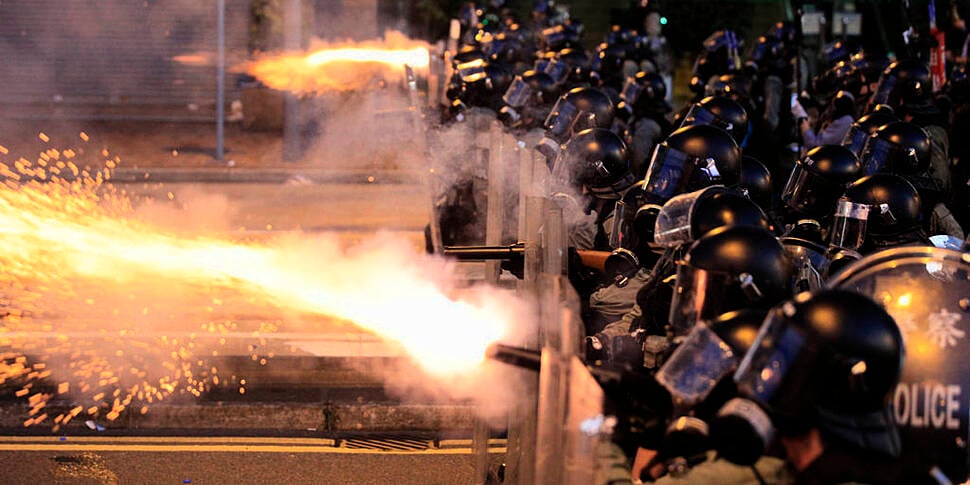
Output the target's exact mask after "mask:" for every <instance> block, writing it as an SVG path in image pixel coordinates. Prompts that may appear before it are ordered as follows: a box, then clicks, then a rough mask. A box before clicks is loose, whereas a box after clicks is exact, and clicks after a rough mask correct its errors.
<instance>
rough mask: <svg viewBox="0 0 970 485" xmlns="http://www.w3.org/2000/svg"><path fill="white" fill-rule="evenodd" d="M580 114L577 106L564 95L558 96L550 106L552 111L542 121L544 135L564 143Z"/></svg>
mask: <svg viewBox="0 0 970 485" xmlns="http://www.w3.org/2000/svg"><path fill="white" fill-rule="evenodd" d="M581 115H582V113H581V112H580V111H579V108H577V107H576V105H574V104H573V103H571V102H569V101H568V100H567V99H566V97H565V96H563V97H561V98H559V100H558V101H556V104H555V106H553V107H552V111H550V112H549V116H548V117H546V121H545V123H543V126H545V127H546V137H548V138H551V139H554V140H556V141H558V142H559V143H564V142H565V141H566V139H568V138H569V135H570V134H571V133H572V132H573V128H574V126H575V125H576V123H577V122H578V121H579V119H580V117H581Z"/></svg>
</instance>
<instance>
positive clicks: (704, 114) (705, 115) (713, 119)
mask: <svg viewBox="0 0 970 485" xmlns="http://www.w3.org/2000/svg"><path fill="white" fill-rule="evenodd" d="M691 125H713V126H717V127H720V128H724V129H725V130H726V131H728V132H729V133H730V132H731V131H732V130H734V125H733V124H731V123H729V122H727V121H726V120H723V119H721V117H720V116H718V115H716V114H714V113H713V112H712V111H711V110H709V109H707V108H705V107H703V106H701V105H700V104H695V105H693V106H691V107H690V110H688V111H687V114H686V115H685V116H684V122H683V123H682V124H681V125H680V126H681V127H684V126H691Z"/></svg>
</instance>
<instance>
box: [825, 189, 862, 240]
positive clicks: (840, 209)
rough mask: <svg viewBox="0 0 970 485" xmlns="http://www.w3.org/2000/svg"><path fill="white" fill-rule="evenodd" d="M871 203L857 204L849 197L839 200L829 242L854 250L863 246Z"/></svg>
mask: <svg viewBox="0 0 970 485" xmlns="http://www.w3.org/2000/svg"><path fill="white" fill-rule="evenodd" d="M869 209H870V207H869V205H867V204H856V203H854V202H850V201H849V200H848V199H845V198H842V199H840V200H839V203H838V205H837V206H836V209H835V217H834V218H832V228H831V229H830V230H829V244H830V245H832V246H835V247H838V248H842V249H851V250H853V251H855V250H858V249H859V248H860V247H862V242H863V241H864V240H865V236H866V224H867V222H868V220H869Z"/></svg>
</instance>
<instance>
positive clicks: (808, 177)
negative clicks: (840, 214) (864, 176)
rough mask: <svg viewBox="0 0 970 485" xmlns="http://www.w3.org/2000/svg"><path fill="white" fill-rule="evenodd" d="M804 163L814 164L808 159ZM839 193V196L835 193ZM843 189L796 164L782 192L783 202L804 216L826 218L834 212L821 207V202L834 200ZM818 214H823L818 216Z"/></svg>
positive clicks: (828, 208)
mask: <svg viewBox="0 0 970 485" xmlns="http://www.w3.org/2000/svg"><path fill="white" fill-rule="evenodd" d="M804 163H813V162H811V159H809V158H806V160H805V162H804ZM835 191H838V192H839V193H838V194H835V193H833V192H835ZM841 192H842V188H841V187H837V186H833V185H832V184H831V182H829V181H827V180H825V179H823V178H822V177H819V176H818V175H815V174H814V173H812V172H811V171H809V170H806V169H805V167H803V164H802V163H796V164H795V168H794V169H792V172H791V176H789V177H788V183H786V184H785V189H784V190H783V191H782V192H781V201H782V203H784V204H785V206H787V207H788V208H790V209H793V210H795V211H798V212H800V213H802V214H808V215H810V216H816V217H826V216H828V215H829V214H830V211H831V210H832V209H831V207H819V204H820V201H826V200H834V199H835V198H837V197H838V196H839V195H841ZM816 212H822V213H820V214H816Z"/></svg>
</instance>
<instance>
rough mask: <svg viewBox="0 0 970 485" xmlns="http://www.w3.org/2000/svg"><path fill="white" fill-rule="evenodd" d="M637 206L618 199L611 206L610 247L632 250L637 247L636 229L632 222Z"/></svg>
mask: <svg viewBox="0 0 970 485" xmlns="http://www.w3.org/2000/svg"><path fill="white" fill-rule="evenodd" d="M636 215H637V207H632V206H629V205H627V203H626V202H624V201H622V200H620V201H617V202H616V206H615V207H614V208H613V227H612V229H611V230H610V248H612V249H629V250H631V251H632V250H634V249H636V247H637V243H638V241H637V239H638V238H637V231H636V228H635V226H634V222H635V219H636Z"/></svg>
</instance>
